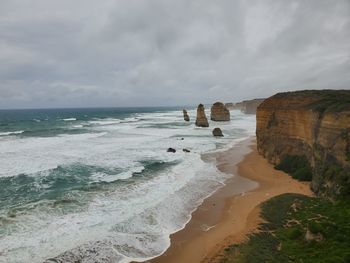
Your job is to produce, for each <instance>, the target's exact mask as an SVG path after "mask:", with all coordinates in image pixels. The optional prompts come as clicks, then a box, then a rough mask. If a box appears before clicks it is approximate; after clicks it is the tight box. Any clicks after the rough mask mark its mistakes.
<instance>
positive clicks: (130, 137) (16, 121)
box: [0, 107, 255, 263]
mask: <svg viewBox="0 0 350 263" xmlns="http://www.w3.org/2000/svg"><path fill="white" fill-rule="evenodd" d="M207 108H209V107H207ZM188 113H189V115H190V118H191V121H190V122H185V121H184V120H183V116H182V108H108V109H45V110H44V109H43V110H1V111H0V262H8V263H14V262H16V263H17V262H18V263H26V262H31V263H36V262H44V261H45V260H46V262H74V260H81V262H130V261H145V260H147V259H150V258H153V257H155V256H157V255H160V254H162V253H163V252H164V251H165V250H166V249H167V248H168V247H169V245H170V234H172V233H174V232H176V231H178V230H180V229H182V228H183V227H184V226H185V225H186V223H187V222H188V221H189V220H190V218H191V213H192V212H193V211H194V210H195V209H196V207H198V206H199V205H200V204H201V203H202V201H203V200H204V199H205V198H206V197H207V196H209V195H210V194H212V193H213V192H214V191H216V190H217V189H218V188H220V187H222V186H223V185H224V184H225V181H226V180H227V179H228V177H229V176H230V175H227V174H224V173H221V172H219V171H218V170H217V168H216V165H215V163H214V162H204V161H203V160H202V159H201V154H204V153H211V152H212V153H215V152H217V151H224V150H225V149H228V148H230V147H232V146H234V145H235V144H237V143H238V142H240V141H242V140H245V139H247V138H248V137H250V136H252V135H254V133H255V115H245V114H243V113H241V112H239V111H231V121H230V122H211V121H209V124H210V128H198V127H195V125H194V121H195V115H196V111H195V108H189V109H188ZM207 116H208V117H209V116H210V114H209V112H208V111H207ZM214 127H220V128H221V129H222V131H223V133H224V137H222V138H214V137H213V136H212V133H211V131H212V129H213V128H214ZM168 147H172V148H175V149H176V150H177V151H176V153H168V152H167V148H168ZM184 148H186V149H188V150H190V153H185V152H183V149H184Z"/></svg>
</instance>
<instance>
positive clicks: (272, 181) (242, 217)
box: [150, 138, 312, 263]
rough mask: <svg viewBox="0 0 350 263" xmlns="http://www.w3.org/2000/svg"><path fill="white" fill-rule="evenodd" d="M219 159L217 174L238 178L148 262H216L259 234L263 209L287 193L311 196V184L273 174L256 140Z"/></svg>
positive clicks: (282, 174)
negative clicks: (228, 249)
mask: <svg viewBox="0 0 350 263" xmlns="http://www.w3.org/2000/svg"><path fill="white" fill-rule="evenodd" d="M203 158H204V159H205V158H208V156H203ZM209 158H213V156H209ZM215 158H216V165H217V168H218V170H220V171H221V172H224V173H228V174H232V175H234V176H233V177H232V178H230V179H228V180H227V181H226V184H225V186H224V187H222V188H220V189H219V190H218V191H216V192H215V193H214V194H213V195H211V196H210V197H208V198H207V199H205V200H204V202H203V203H202V204H201V205H200V206H199V207H198V209H197V210H196V211H194V212H193V214H192V218H191V220H190V222H189V223H188V224H187V225H186V226H185V228H183V229H182V230H181V231H179V232H176V233H174V234H173V235H171V245H170V247H169V249H168V250H167V251H166V252H165V253H164V254H162V255H161V256H159V257H157V258H155V259H153V260H151V261H150V262H152V263H162V262H167V263H169V262H182V263H186V262H191V263H194V262H215V261H216V259H218V258H219V256H220V252H221V251H222V250H223V249H224V248H225V247H227V246H228V245H230V244H234V243H240V242H243V241H245V240H246V238H247V235H248V234H249V233H252V232H254V231H257V226H258V224H259V223H261V222H262V220H261V219H260V217H259V205H260V204H261V203H263V202H264V201H266V200H268V199H270V198H272V197H274V196H277V195H280V194H283V193H299V194H304V195H309V196H311V195H312V192H311V190H310V187H309V183H304V182H299V181H296V180H294V179H292V178H291V177H290V176H289V175H287V174H285V173H283V172H281V171H278V170H275V169H274V167H273V166H272V165H271V164H269V163H268V162H267V160H265V159H264V158H263V157H262V156H260V155H259V154H258V152H257V150H256V142H255V138H251V139H249V140H246V141H243V142H241V143H239V144H237V145H236V146H234V147H233V148H231V149H230V150H227V151H224V152H221V153H217V154H216V155H215Z"/></svg>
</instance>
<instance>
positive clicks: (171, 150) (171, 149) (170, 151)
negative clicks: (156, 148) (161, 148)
mask: <svg viewBox="0 0 350 263" xmlns="http://www.w3.org/2000/svg"><path fill="white" fill-rule="evenodd" d="M167 152H168V153H176V150H175V149H174V148H171V147H170V148H168V150H167Z"/></svg>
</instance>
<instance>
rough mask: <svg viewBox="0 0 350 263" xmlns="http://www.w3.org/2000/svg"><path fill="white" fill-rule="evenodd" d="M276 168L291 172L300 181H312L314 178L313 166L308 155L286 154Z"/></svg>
mask: <svg viewBox="0 0 350 263" xmlns="http://www.w3.org/2000/svg"><path fill="white" fill-rule="evenodd" d="M275 168H276V169H277V170H282V171H284V172H286V173H288V174H290V175H291V176H292V177H293V178H294V179H297V180H299V181H311V179H312V168H311V166H310V164H309V161H308V160H307V158H306V156H299V155H286V156H284V157H283V158H282V160H281V162H280V163H279V164H278V165H276V167H275Z"/></svg>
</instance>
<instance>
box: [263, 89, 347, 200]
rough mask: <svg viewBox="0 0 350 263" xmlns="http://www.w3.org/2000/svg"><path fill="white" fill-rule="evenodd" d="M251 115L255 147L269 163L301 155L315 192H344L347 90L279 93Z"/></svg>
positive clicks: (345, 181)
mask: <svg viewBox="0 0 350 263" xmlns="http://www.w3.org/2000/svg"><path fill="white" fill-rule="evenodd" d="M256 119H257V124H256V135H257V146H258V151H259V153H261V154H262V155H263V156H264V157H266V158H267V159H268V160H269V161H270V162H271V163H273V164H279V163H280V162H281V161H282V159H283V158H285V157H286V156H294V155H297V156H302V155H305V156H306V158H307V160H308V161H309V163H310V165H311V167H312V169H313V174H312V184H311V185H312V189H313V190H314V191H315V192H316V193H318V194H324V195H328V196H335V195H344V194H346V195H350V91H347V90H338V91H335V90H323V91H311V90H310V91H298V92H288V93H279V94H276V95H274V96H272V97H270V98H268V99H266V100H265V101H264V102H263V103H262V104H261V105H260V106H259V107H258V110H257V116H256Z"/></svg>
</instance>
